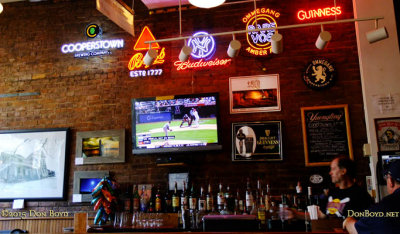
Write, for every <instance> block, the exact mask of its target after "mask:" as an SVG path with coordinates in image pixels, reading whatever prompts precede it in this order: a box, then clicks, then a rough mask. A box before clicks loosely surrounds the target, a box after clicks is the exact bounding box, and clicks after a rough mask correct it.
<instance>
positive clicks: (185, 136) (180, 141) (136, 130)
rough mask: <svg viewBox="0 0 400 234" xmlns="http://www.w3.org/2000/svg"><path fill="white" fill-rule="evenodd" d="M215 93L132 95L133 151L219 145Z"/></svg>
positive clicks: (215, 147) (201, 148)
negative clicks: (137, 96) (136, 96)
mask: <svg viewBox="0 0 400 234" xmlns="http://www.w3.org/2000/svg"><path fill="white" fill-rule="evenodd" d="M219 122H220V119H219V96H218V93H203V94H188V95H175V96H159V97H151V98H136V99H132V145H133V147H132V153H133V154H153V153H184V152H193V151H207V150H220V149H222V141H221V134H220V133H219V132H220V124H219Z"/></svg>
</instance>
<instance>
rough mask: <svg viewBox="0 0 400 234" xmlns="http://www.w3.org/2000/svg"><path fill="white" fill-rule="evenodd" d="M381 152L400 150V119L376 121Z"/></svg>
mask: <svg viewBox="0 0 400 234" xmlns="http://www.w3.org/2000/svg"><path fill="white" fill-rule="evenodd" d="M375 131H376V139H377V141H378V150H379V151H397V150H400V117H393V118H382V119H375Z"/></svg>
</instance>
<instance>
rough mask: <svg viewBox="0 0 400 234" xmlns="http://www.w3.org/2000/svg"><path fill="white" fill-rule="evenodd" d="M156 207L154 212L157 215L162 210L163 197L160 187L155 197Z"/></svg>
mask: <svg viewBox="0 0 400 234" xmlns="http://www.w3.org/2000/svg"><path fill="white" fill-rule="evenodd" d="M154 200H155V206H154V211H155V212H156V213H160V212H161V210H162V205H161V204H162V197H161V192H160V186H158V187H157V193H156V195H155V199H154Z"/></svg>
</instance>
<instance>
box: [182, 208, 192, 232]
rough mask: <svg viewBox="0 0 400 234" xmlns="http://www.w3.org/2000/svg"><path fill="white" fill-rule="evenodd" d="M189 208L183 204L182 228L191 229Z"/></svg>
mask: <svg viewBox="0 0 400 234" xmlns="http://www.w3.org/2000/svg"><path fill="white" fill-rule="evenodd" d="M189 218H190V217H189V210H188V209H186V208H185V206H181V219H182V229H183V230H189V229H190V219H189Z"/></svg>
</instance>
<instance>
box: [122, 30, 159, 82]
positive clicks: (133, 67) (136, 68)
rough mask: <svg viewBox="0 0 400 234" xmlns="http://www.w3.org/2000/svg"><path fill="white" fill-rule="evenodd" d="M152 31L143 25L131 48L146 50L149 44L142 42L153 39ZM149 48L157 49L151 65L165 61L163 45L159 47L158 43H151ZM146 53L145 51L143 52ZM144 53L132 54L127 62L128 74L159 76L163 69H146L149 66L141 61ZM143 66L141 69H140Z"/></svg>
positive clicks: (132, 75) (133, 75) (131, 75)
mask: <svg viewBox="0 0 400 234" xmlns="http://www.w3.org/2000/svg"><path fill="white" fill-rule="evenodd" d="M155 40H156V39H155V37H154V35H153V33H151V31H150V29H149V27H147V26H145V27H144V28H143V30H142V32H141V33H140V36H139V38H138V39H137V41H136V43H135V45H134V46H133V50H135V51H147V50H149V49H150V44H147V43H144V42H145V41H155ZM151 48H152V49H155V50H157V52H158V56H157V58H156V59H155V60H154V62H153V66H154V65H157V64H163V63H164V62H165V60H164V58H165V47H162V48H161V47H160V45H159V44H158V43H152V44H151ZM145 53H146V52H145ZM143 58H144V54H143V53H142V52H138V53H136V54H134V55H133V56H132V57H131V59H130V60H129V63H128V69H129V71H130V72H129V76H130V77H145V76H160V75H161V74H162V73H163V69H161V68H160V69H147V68H149V66H147V65H146V64H144V63H143ZM141 68H143V69H141Z"/></svg>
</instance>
